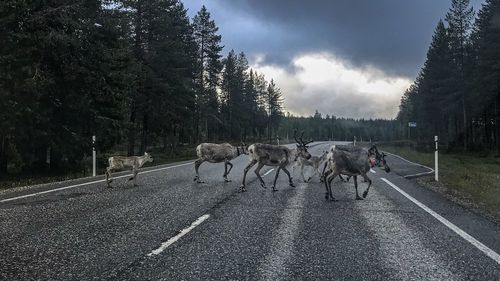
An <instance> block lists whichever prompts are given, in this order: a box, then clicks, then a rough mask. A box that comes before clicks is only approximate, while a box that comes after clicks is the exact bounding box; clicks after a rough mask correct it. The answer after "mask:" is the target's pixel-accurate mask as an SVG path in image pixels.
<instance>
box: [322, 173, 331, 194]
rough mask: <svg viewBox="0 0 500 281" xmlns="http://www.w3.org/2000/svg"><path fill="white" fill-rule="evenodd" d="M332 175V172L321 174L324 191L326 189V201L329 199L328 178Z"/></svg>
mask: <svg viewBox="0 0 500 281" xmlns="http://www.w3.org/2000/svg"><path fill="white" fill-rule="evenodd" d="M331 173H332V171H330V170H328V172H326V173H323V182H324V183H325V189H326V193H325V199H326V200H328V199H330V194H329V193H328V180H327V178H328V176H329V175H330V174H331Z"/></svg>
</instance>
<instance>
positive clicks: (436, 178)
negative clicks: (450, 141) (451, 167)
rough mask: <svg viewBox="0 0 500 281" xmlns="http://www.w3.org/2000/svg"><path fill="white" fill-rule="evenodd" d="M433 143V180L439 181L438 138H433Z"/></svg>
mask: <svg viewBox="0 0 500 281" xmlns="http://www.w3.org/2000/svg"><path fill="white" fill-rule="evenodd" d="M434 142H435V143H436V151H435V152H434V179H435V180H436V181H439V169H438V136H434Z"/></svg>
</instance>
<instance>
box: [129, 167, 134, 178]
mask: <svg viewBox="0 0 500 281" xmlns="http://www.w3.org/2000/svg"><path fill="white" fill-rule="evenodd" d="M133 179H135V167H134V166H132V176H131V177H130V178H128V180H129V181H131V180H133Z"/></svg>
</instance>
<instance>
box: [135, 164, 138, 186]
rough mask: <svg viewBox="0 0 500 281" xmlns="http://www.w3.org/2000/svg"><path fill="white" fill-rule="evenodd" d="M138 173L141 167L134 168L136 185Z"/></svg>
mask: <svg viewBox="0 0 500 281" xmlns="http://www.w3.org/2000/svg"><path fill="white" fill-rule="evenodd" d="M137 174H139V169H138V168H134V186H137Z"/></svg>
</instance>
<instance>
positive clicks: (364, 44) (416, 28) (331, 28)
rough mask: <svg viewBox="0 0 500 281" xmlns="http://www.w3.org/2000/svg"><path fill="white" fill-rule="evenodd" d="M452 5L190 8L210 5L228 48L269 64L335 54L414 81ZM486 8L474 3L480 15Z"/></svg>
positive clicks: (384, 0) (263, 0)
mask: <svg viewBox="0 0 500 281" xmlns="http://www.w3.org/2000/svg"><path fill="white" fill-rule="evenodd" d="M450 2H451V1H445V0H377V1H373V0H309V1H303V0H225V1H222V0H211V1H210V0H206V1H199V0H197V1H196V0H188V1H186V4H187V6H188V7H190V8H191V9H195V10H197V9H198V8H199V6H201V3H203V4H205V5H207V7H208V8H209V10H211V11H212V13H213V15H214V18H215V19H216V20H218V17H219V18H220V21H218V22H217V23H218V24H219V26H220V27H221V31H222V34H223V37H224V42H225V43H226V45H227V46H228V47H229V48H234V49H238V50H243V51H245V52H246V53H248V54H250V55H251V54H253V53H259V54H265V55H266V61H268V62H269V63H276V64H280V65H287V64H288V63H289V62H290V60H291V59H292V58H293V57H294V56H296V55H297V54H300V53H309V52H317V51H330V52H333V53H335V54H336V55H338V56H341V57H342V58H344V59H346V60H349V61H350V62H351V63H353V64H356V65H374V66H376V67H378V68H380V69H382V70H384V71H386V72H387V73H389V74H396V75H404V76H409V77H414V76H415V75H416V73H417V72H418V70H419V67H420V66H421V65H422V63H423V61H424V59H425V53H426V51H427V48H428V46H429V43H430V40H431V36H432V33H433V30H434V27H435V26H436V24H437V21H438V20H439V19H440V18H444V15H445V14H446V12H447V11H448V9H449V7H450ZM481 2H483V1H479V0H476V1H472V3H473V5H474V6H475V8H476V9H477V8H478V7H479V6H480V4H479V3H481ZM231 15H233V16H231ZM240 16H241V17H240ZM243 17H244V19H243ZM242 20H243V21H248V22H253V24H254V26H253V28H256V29H258V31H259V34H255V31H256V30H251V29H250V30H249V29H246V28H241V26H240V23H239V21H242ZM251 25H252V24H251V23H248V25H247V26H246V27H248V28H252V26H251ZM235 28H240V30H239V31H238V30H235ZM226 31H228V32H229V34H230V37H228V34H226Z"/></svg>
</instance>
